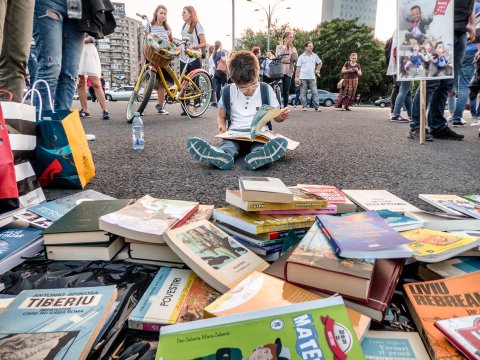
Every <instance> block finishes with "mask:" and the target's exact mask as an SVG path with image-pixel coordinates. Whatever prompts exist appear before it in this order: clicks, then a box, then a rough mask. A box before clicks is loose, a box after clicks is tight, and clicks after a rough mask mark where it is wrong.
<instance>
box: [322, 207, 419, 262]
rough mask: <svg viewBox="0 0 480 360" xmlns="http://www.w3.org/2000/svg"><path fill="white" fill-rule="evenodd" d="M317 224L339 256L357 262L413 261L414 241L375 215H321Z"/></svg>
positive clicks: (374, 213)
mask: <svg viewBox="0 0 480 360" xmlns="http://www.w3.org/2000/svg"><path fill="white" fill-rule="evenodd" d="M316 219H317V223H318V225H319V226H320V228H321V229H322V231H323V232H324V233H325V235H326V236H327V239H328V240H329V241H330V244H331V245H332V247H333V249H334V251H335V253H336V254H337V255H339V256H342V257H347V258H353V259H364V258H375V259H392V258H397V259H399V258H409V257H411V256H412V253H413V251H412V250H410V249H409V248H408V247H406V246H405V244H409V243H410V242H411V241H410V240H409V239H407V238H405V237H403V236H402V235H400V234H398V233H397V232H396V231H395V230H393V229H392V228H391V227H390V226H389V225H388V224H387V223H386V222H385V221H384V220H383V219H382V217H381V216H380V215H379V214H377V213H376V212H375V211H365V212H363V213H358V214H354V215H349V216H332V215H318V216H317V217H316Z"/></svg>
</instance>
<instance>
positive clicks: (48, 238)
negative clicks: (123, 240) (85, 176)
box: [43, 199, 132, 245]
mask: <svg viewBox="0 0 480 360" xmlns="http://www.w3.org/2000/svg"><path fill="white" fill-rule="evenodd" d="M131 202H132V199H121V200H95V201H84V202H82V203H80V204H79V205H77V206H76V207H75V208H73V209H72V210H70V211H69V212H68V213H66V214H65V215H64V216H62V217H61V218H60V219H58V220H57V221H56V222H55V223H53V225H52V226H50V227H49V228H48V229H46V230H45V231H44V233H43V237H44V243H45V245H55V244H78V243H82V244H86V243H100V242H105V243H108V242H110V241H111V240H112V237H113V235H111V234H109V233H108V232H106V231H103V230H100V228H99V226H98V218H99V217H100V216H102V215H105V214H109V213H111V212H115V211H117V210H119V209H121V208H123V207H125V206H127V205H128V204H130V203H131Z"/></svg>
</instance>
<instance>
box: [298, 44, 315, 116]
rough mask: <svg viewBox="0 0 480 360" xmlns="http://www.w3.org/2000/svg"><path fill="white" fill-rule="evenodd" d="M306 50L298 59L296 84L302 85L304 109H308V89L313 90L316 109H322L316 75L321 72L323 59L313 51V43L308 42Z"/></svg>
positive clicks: (301, 95) (301, 96)
mask: <svg viewBox="0 0 480 360" xmlns="http://www.w3.org/2000/svg"><path fill="white" fill-rule="evenodd" d="M304 48H305V52H304V53H303V54H302V55H300V57H299V58H298V60H297V70H296V72H295V85H297V86H298V85H300V102H301V103H302V110H303V111H307V107H308V104H307V89H310V91H311V92H312V101H313V107H314V108H315V111H320V108H319V103H318V91H317V82H316V80H315V76H316V75H318V74H320V69H321V68H322V60H320V58H319V57H318V55H317V54H314V53H313V43H312V42H311V41H309V42H307V43H306V44H305V46H304Z"/></svg>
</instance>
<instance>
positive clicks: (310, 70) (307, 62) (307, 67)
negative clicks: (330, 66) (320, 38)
mask: <svg viewBox="0 0 480 360" xmlns="http://www.w3.org/2000/svg"><path fill="white" fill-rule="evenodd" d="M321 63H322V60H320V58H319V57H318V55H317V54H315V53H311V54H310V55H307V54H306V53H303V54H302V55H300V56H299V57H298V60H297V67H300V74H299V79H300V80H315V67H316V66H317V65H318V64H321Z"/></svg>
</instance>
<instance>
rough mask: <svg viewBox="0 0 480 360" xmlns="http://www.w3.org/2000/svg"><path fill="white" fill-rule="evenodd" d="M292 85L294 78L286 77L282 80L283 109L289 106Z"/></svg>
mask: <svg viewBox="0 0 480 360" xmlns="http://www.w3.org/2000/svg"><path fill="white" fill-rule="evenodd" d="M291 83H292V78H291V77H290V76H286V75H285V76H284V77H283V79H282V87H283V89H282V94H283V107H287V106H288V95H289V91H290V84H291Z"/></svg>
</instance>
